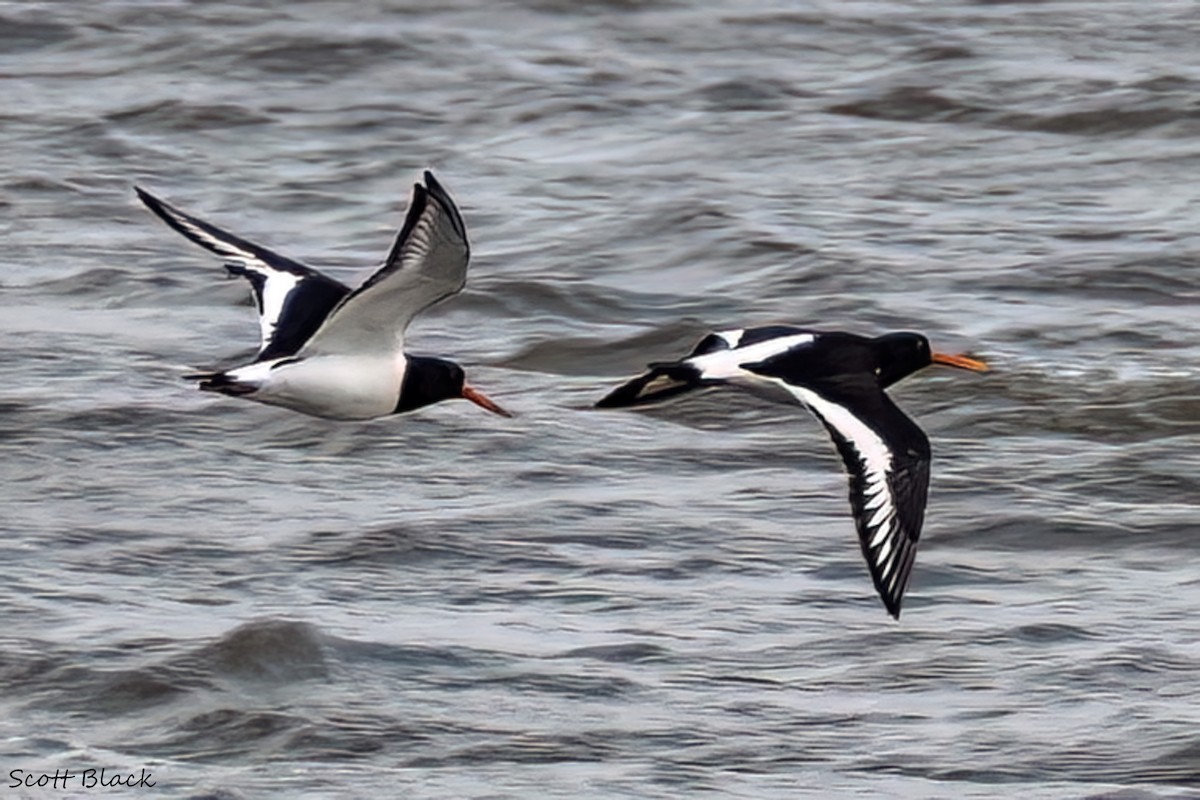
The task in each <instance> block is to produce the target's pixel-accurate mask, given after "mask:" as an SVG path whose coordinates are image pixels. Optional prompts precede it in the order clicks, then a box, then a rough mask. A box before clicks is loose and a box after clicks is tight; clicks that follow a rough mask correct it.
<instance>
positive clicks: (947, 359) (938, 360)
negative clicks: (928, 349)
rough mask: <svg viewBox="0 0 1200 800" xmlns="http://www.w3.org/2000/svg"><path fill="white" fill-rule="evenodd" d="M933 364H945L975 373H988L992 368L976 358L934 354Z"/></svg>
mask: <svg viewBox="0 0 1200 800" xmlns="http://www.w3.org/2000/svg"><path fill="white" fill-rule="evenodd" d="M933 363H935V364H945V365H946V366H948V367H958V368H959V369H969V370H973V371H974V372H987V371H988V370H989V369H990V367H988V365H987V364H985V363H983V362H982V361H977V360H976V359H974V358H969V357H967V356H949V355H946V354H945V353H934V354H933Z"/></svg>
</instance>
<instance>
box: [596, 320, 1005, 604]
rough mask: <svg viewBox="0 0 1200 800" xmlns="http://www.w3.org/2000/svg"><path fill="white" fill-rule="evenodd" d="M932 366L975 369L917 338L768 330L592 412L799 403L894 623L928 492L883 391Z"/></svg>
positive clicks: (638, 383)
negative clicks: (836, 462)
mask: <svg viewBox="0 0 1200 800" xmlns="http://www.w3.org/2000/svg"><path fill="white" fill-rule="evenodd" d="M930 364H945V365H948V366H952V367H959V368H961V369H969V370H974V371H977V372H984V371H987V369H988V367H987V365H986V364H984V363H983V362H982V361H977V360H976V359H973V358H969V357H967V356H961V355H945V354H942V353H935V352H933V350H932V349H931V348H930V345H929V340H928V339H926V338H925V337H924V336H922V335H921V334H919V333H889V334H885V335H883V336H879V337H875V338H869V337H865V336H858V335H855V334H852V333H840V332H821V331H815V330H810V329H806V328H794V327H789V326H783V325H773V326H768V327H762V328H747V329H739V330H731V331H721V332H718V333H711V334H709V335H708V336H706V337H704V339H702V340H701V341H700V343H699V344H698V345H697V346H696V348H695V349H694V350H692V352H691V353H690V354H688V355H687V356H686V357H685V358H683V359H681V360H679V361H672V362H665V363H657V364H651V365H650V366H649V369H648V371H647V372H645V373H644V374H642V375H639V376H638V377H636V378H633V379H632V380H630V381H628V382H627V383H625V384H624V385H622V386H620V387H618V388H617V389H615V390H613V391H612V392H610V393H609V394H608V395H607V396H606V397H604V398H603V399H602V400H600V401H599V402H598V403H596V407H597V408H624V407H631V406H643V405H648V404H651V403H657V402H661V401H664V400H670V399H673V398H677V397H680V396H682V395H684V394H687V393H689V392H693V391H696V390H699V389H708V388H713V387H717V386H733V387H736V388H740V389H744V390H748V391H750V392H752V393H755V394H758V395H761V396H764V397H767V398H769V399H771V400H775V401H779V402H790V403H799V404H800V405H802V406H804V407H805V408H807V409H808V410H809V411H810V412H812V414H813V415H814V416H815V417H816V418H817V419H818V420H819V421H820V422H821V423H822V424H823V425H824V426H825V429H826V430H827V431H828V432H829V435H830V436H831V437H832V438H833V443H834V445H836V447H837V451H838V453H839V454H840V455H841V457H842V461H843V462H844V464H845V466H846V471H847V473H848V474H849V481H850V508H851V511H852V512H853V514H854V523H855V527H856V528H857V529H858V540H859V544H860V546H861V548H862V554H863V557H864V558H865V559H866V561H867V567H868V569H869V570H870V573H871V580H872V581H873V582H874V584H875V589H876V591H878V592H879V596H880V598H881V599H882V600H883V605H884V607H885V608H886V609H887V611H888V613H889V614H891V615H892V616H893V617H895V618H896V619H899V618H900V603H901V600H902V599H903V597H904V590H905V588H906V587H907V586H908V580H909V576H910V575H911V573H912V568H913V561H914V559H915V558H916V554H917V540H918V539H919V538H920V536H921V524H922V522H923V521H924V518H925V500H926V496H927V494H928V490H929V460H930V449H929V439H928V437H926V436H925V433H924V431H922V430H921V429H920V428H919V427H917V424H916V423H915V422H913V421H912V420H911V419H909V418H908V417H907V416H906V415H905V414H904V412H902V411H901V410H900V409H899V408H897V407H896V405H895V404H894V403H893V402H892V401H891V398H889V397H888V396H887V393H886V392H885V391H884V390H885V389H887V388H888V387H889V386H891V385H892V384H894V383H896V382H897V381H899V380H900V379H902V378H905V377H907V376H909V375H911V374H913V373H914V372H916V371H918V370H920V369H923V368H925V367H927V366H929V365H930Z"/></svg>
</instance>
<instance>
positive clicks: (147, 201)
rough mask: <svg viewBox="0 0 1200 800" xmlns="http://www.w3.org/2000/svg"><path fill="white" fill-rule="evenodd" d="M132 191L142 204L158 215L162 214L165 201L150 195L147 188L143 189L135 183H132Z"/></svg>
mask: <svg viewBox="0 0 1200 800" xmlns="http://www.w3.org/2000/svg"><path fill="white" fill-rule="evenodd" d="M133 193H134V194H135V195H137V199H138V200H141V201H142V204H143V205H145V206H146V207H147V208H149V209H150V210H151V211H153V212H154V213H155V214H158V215H159V216H164V214H163V209H165V208H166V205H167V204H166V202H164V201H163V200H160V199H159V198H157V197H155V196H154V195H152V194H151V193H150V192H149V191H148V190H146V189H143V188H142V187H141V186H138V185H137V184H136V183H135V184H134V185H133Z"/></svg>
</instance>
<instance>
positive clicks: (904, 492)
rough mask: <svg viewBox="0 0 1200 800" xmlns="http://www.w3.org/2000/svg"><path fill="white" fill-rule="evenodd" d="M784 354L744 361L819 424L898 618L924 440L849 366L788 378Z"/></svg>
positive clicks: (911, 556)
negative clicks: (833, 449) (844, 477)
mask: <svg viewBox="0 0 1200 800" xmlns="http://www.w3.org/2000/svg"><path fill="white" fill-rule="evenodd" d="M790 366H792V365H791V364H789V363H788V361H787V359H786V358H784V359H779V360H769V361H767V362H764V363H759V364H747V365H745V368H746V369H748V370H750V371H752V372H754V373H756V374H759V375H763V376H765V377H770V378H772V379H774V380H775V381H777V382H778V383H779V385H780V386H782V387H783V388H785V389H787V390H788V391H789V392H790V393H791V394H792V396H794V397H795V398H796V399H797V400H799V401H800V403H801V404H802V405H804V406H805V407H806V408H808V410H809V411H811V412H812V413H813V415H814V416H816V417H817V419H818V420H820V422H821V423H822V424H823V425H824V426H825V429H826V430H827V431H828V432H829V435H830V437H831V438H832V439H833V443H834V445H835V446H836V447H837V451H838V454H839V455H840V456H841V457H842V463H843V464H844V465H845V467H846V473H847V476H848V478H849V484H850V487H849V488H850V509H851V511H852V512H853V515H854V525H855V528H856V529H857V531H858V541H859V546H860V548H861V550H862V554H863V558H864V559H865V560H866V562H867V569H868V570H869V571H870V573H871V581H872V582H873V583H874V584H875V590H876V591H877V592H878V593H879V597H880V599H882V600H883V604H884V607H885V608H887V611H888V613H889V614H891V615H892V616H893V617H896V618H899V617H900V605H901V602H902V600H903V598H904V590H905V589H906V588H907V587H908V581H909V578H910V576H911V575H912V568H913V562H914V561H915V559H916V556H917V541H918V540H919V539H920V538H921V525H922V524H923V522H924V520H925V503H926V498H927V496H928V492H929V461H930V449H929V439H928V437H926V436H925V433H924V432H923V431H922V430H921V429H920V427H918V426H917V424H916V423H915V422H913V421H912V420H911V419H909V418H908V417H907V416H906V415H905V414H904V412H903V411H901V410H900V409H899V408H898V407H897V406H896V404H895V403H893V402H892V400H891V398H889V397H888V396H887V394H886V393H885V392H884V391H883V389H882V388H880V387H879V385H878V383H877V382H876V381H875V378H874V375H873V373H871V372H870V371H866V370H856V371H851V372H842V373H837V374H829V375H824V376H820V377H815V378H814V377H812V376H809V377H808V378H807V379H806V380H805V381H804V384H803V385H797V384H794V383H791V382H790V381H789V380H788V379H787V377H786V376H787V374H788V373H789V372H791V371H792V370H791V369H790V368H789V367H790Z"/></svg>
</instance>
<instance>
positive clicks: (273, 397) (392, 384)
mask: <svg viewBox="0 0 1200 800" xmlns="http://www.w3.org/2000/svg"><path fill="white" fill-rule="evenodd" d="M402 364H403V362H402V361H401V362H400V363H399V364H397V362H396V361H395V360H393V359H390V358H369V357H364V356H315V357H312V358H305V359H303V360H301V361H297V362H294V363H290V364H283V365H281V366H278V367H276V368H274V369H271V370H270V371H269V372H268V374H267V376H266V380H265V381H264V382H263V384H262V385H261V387H260V388H259V390H258V391H257V392H255V393H254V394H252V395H250V396H249V397H250V399H253V400H257V401H258V402H260V403H268V404H270V405H276V406H283V407H284V408H290V409H292V410H294V411H300V412H303V413H305V414H312V415H313V416H317V417H328V418H330V419H373V418H375V417H382V416H386V415H388V414H391V413H393V412H394V411H395V410H396V403H397V400H398V398H399V396H400V383H401V381H402V380H403V378H404V373H403V367H402ZM255 366H258V365H255Z"/></svg>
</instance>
